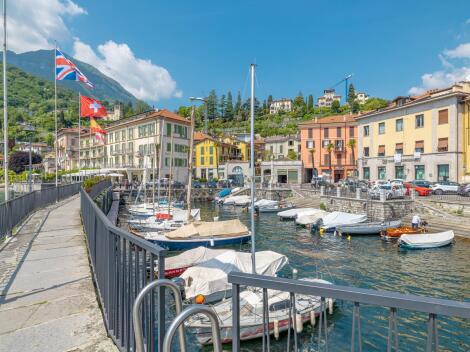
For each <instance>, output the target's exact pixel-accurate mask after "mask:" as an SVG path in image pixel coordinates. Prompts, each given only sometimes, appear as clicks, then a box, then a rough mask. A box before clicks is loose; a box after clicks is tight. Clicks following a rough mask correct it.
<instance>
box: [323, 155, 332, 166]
mask: <svg viewBox="0 0 470 352" xmlns="http://www.w3.org/2000/svg"><path fill="white" fill-rule="evenodd" d="M323 165H330V155H329V154H325V155H324V156H323Z"/></svg>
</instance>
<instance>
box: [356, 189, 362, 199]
mask: <svg viewBox="0 0 470 352" xmlns="http://www.w3.org/2000/svg"><path fill="white" fill-rule="evenodd" d="M356 199H361V189H360V188H356Z"/></svg>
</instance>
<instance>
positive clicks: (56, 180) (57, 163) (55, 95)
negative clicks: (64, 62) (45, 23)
mask: <svg viewBox="0 0 470 352" xmlns="http://www.w3.org/2000/svg"><path fill="white" fill-rule="evenodd" d="M56 50H57V42H56V43H55V49H54V123H55V186H56V187H58V186H59V153H58V149H59V146H58V141H57V61H56Z"/></svg>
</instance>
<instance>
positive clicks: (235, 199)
mask: <svg viewBox="0 0 470 352" xmlns="http://www.w3.org/2000/svg"><path fill="white" fill-rule="evenodd" d="M250 200H251V199H250V196H246V195H243V196H229V197H227V198H225V199H224V204H225V205H231V204H238V203H242V204H244V203H246V202H250Z"/></svg>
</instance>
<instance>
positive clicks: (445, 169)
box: [437, 164, 449, 182]
mask: <svg viewBox="0 0 470 352" xmlns="http://www.w3.org/2000/svg"><path fill="white" fill-rule="evenodd" d="M448 180H449V165H448V164H446V165H437V181H440V182H441V181H448Z"/></svg>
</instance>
